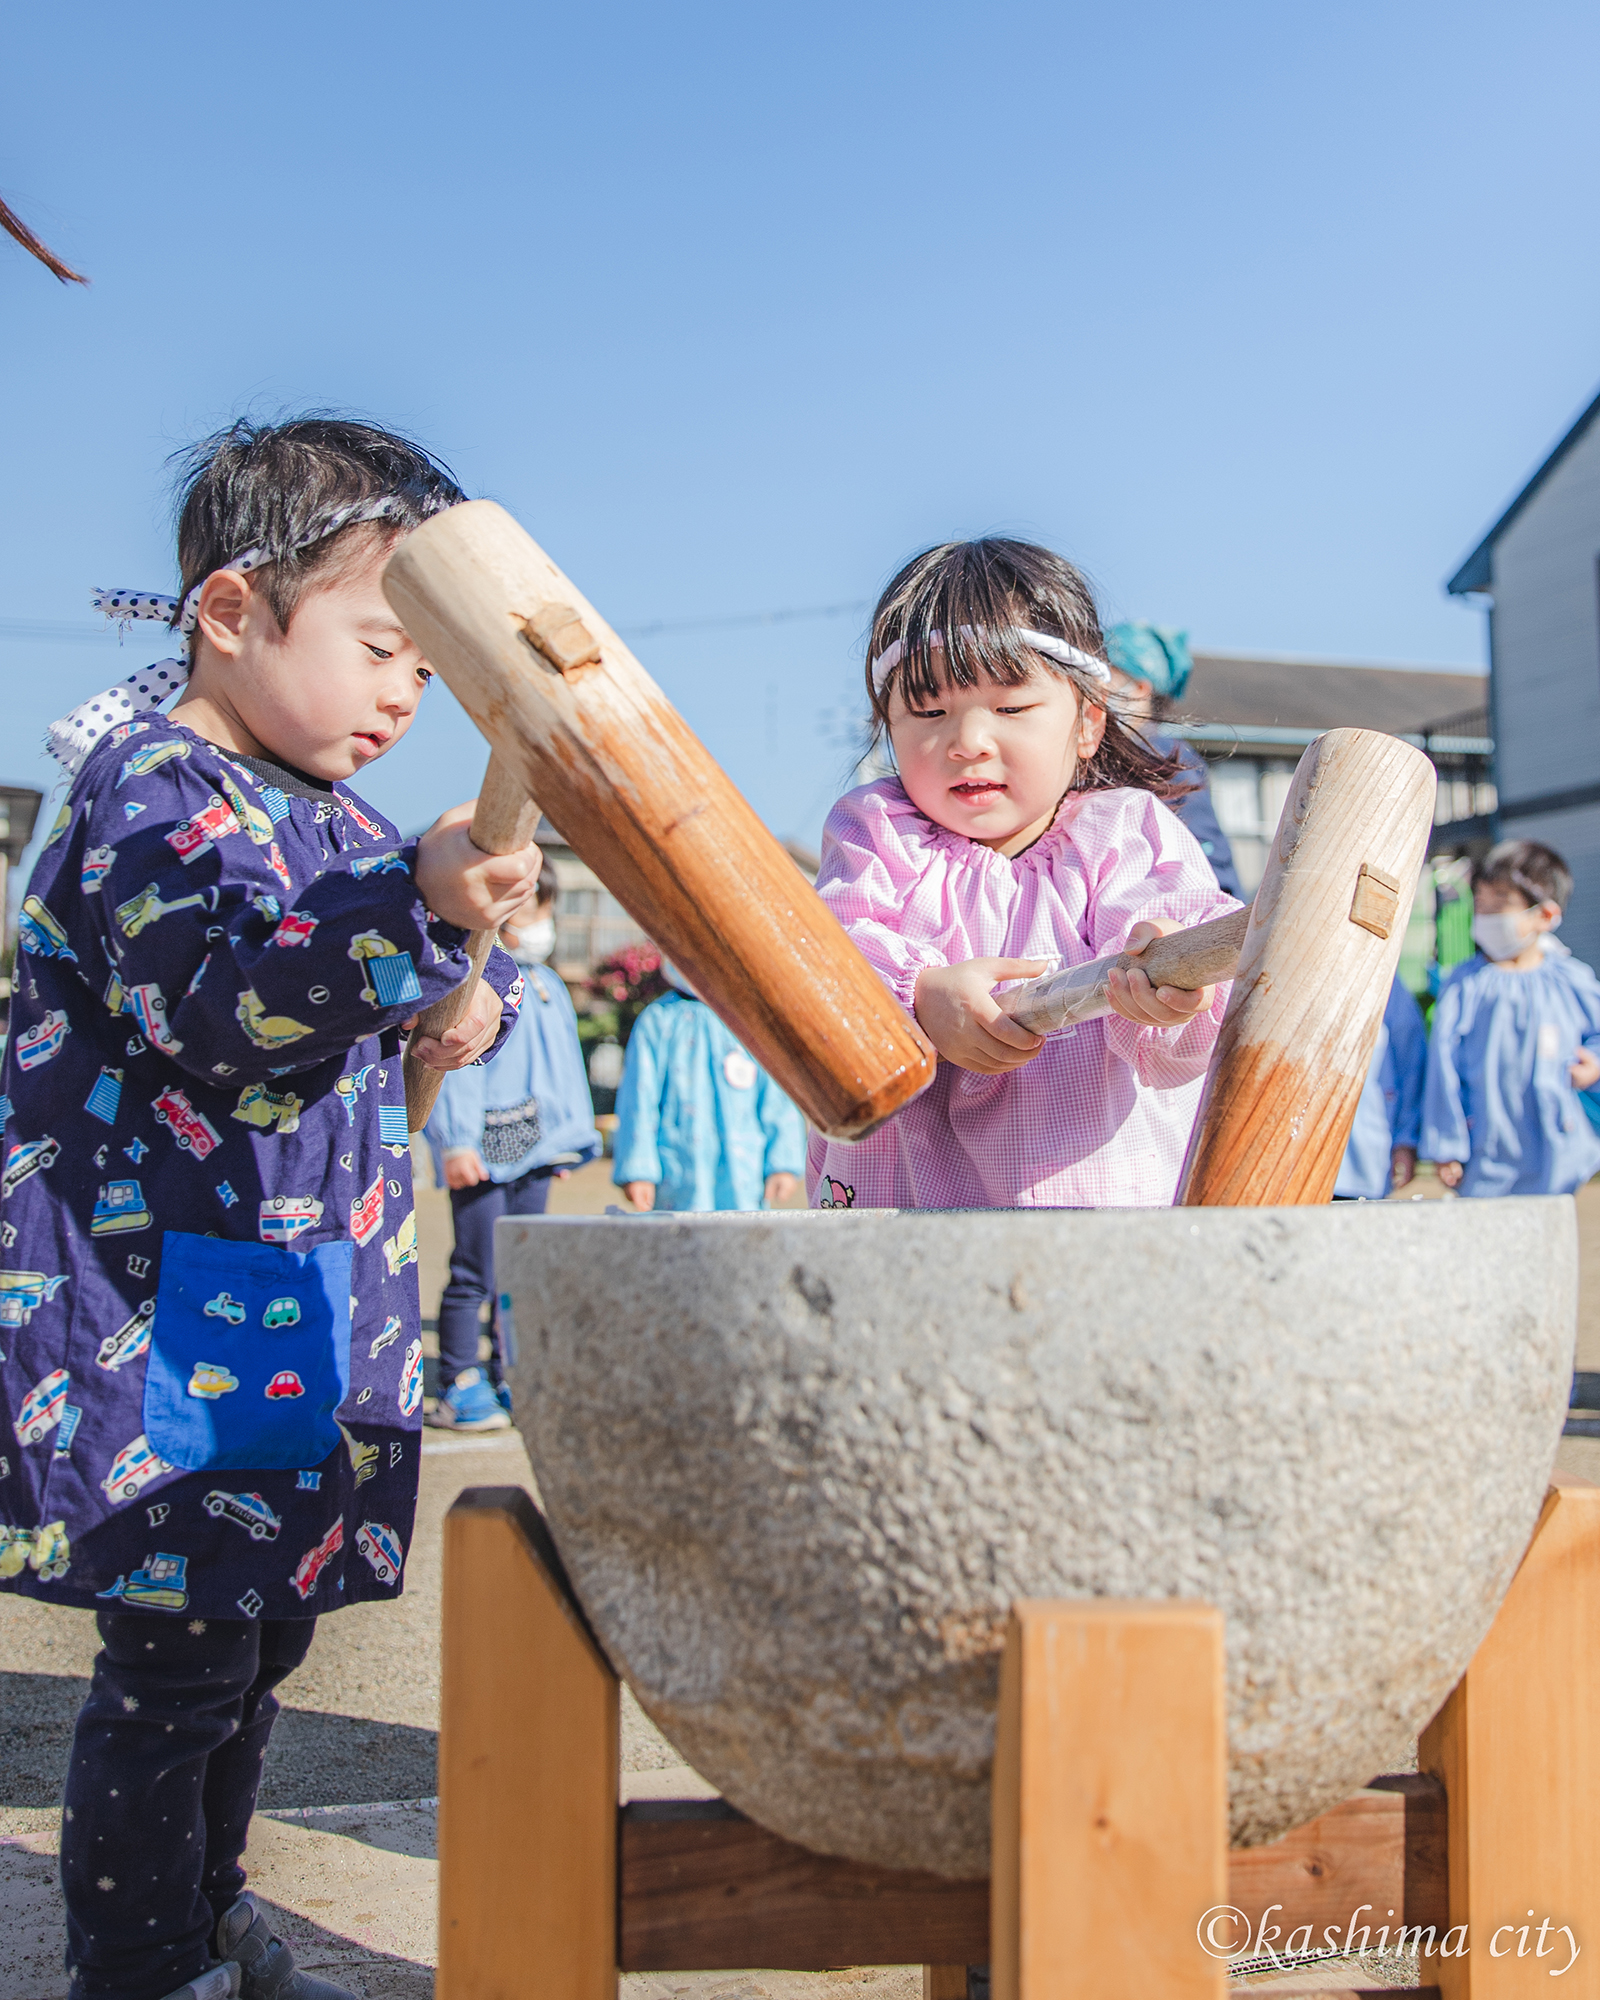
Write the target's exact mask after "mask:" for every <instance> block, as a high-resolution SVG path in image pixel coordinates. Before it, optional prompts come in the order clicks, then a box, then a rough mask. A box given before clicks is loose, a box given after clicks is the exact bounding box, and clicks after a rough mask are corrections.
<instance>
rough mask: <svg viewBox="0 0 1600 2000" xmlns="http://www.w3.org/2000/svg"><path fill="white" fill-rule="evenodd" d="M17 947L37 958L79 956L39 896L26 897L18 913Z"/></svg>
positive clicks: (72, 958)
mask: <svg viewBox="0 0 1600 2000" xmlns="http://www.w3.org/2000/svg"><path fill="white" fill-rule="evenodd" d="M17 945H18V948H19V949H20V950H22V951H26V952H31V953H32V955H33V956H34V957H35V958H70V959H71V960H72V962H73V964H74V965H76V964H77V962H78V954H77V953H76V952H75V951H73V950H72V949H71V947H70V946H69V945H68V943H67V934H66V932H65V931H64V930H63V929H62V928H61V926H60V924H58V923H57V922H56V920H55V918H54V917H53V916H51V914H50V912H49V911H48V910H47V909H46V908H45V906H44V904H43V903H41V902H40V901H39V898H38V897H37V896H24V897H23V899H22V908H21V910H20V911H19V912H18V913H17Z"/></svg>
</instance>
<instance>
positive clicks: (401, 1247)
mask: <svg viewBox="0 0 1600 2000" xmlns="http://www.w3.org/2000/svg"><path fill="white" fill-rule="evenodd" d="M383 1261H384V1263H385V1264H387V1265H388V1267H389V1276H390V1277H391V1278H398V1277H399V1275H400V1273H401V1272H402V1271H403V1270H404V1269H405V1267H406V1266H407V1264H414V1263H415V1262H416V1261H417V1212H416V1210H415V1209H412V1211H411V1213H410V1214H409V1215H408V1216H407V1217H406V1219H405V1221H404V1222H402V1223H401V1225H400V1227H399V1228H398V1229H397V1230H396V1231H395V1233H394V1234H393V1236H391V1237H390V1238H389V1240H388V1242H386V1243H385V1244H384V1246H383Z"/></svg>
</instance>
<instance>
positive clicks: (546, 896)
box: [533, 855, 561, 903]
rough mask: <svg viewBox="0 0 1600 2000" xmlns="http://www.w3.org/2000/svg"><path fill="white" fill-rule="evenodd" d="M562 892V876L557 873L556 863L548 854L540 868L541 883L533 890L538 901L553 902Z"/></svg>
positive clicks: (534, 897)
mask: <svg viewBox="0 0 1600 2000" xmlns="http://www.w3.org/2000/svg"><path fill="white" fill-rule="evenodd" d="M560 894H561V877H560V876H559V875H558V874H557V873H556V864H555V863H554V862H553V861H552V860H551V859H550V858H549V856H548V855H547V856H546V857H545V860H544V862H543V864H542V866H541V867H540V869H539V884H538V887H537V888H536V889H535V890H534V892H533V900H534V901H535V902H536V903H553V902H554V901H555V899H556V898H557V896H559V895H560Z"/></svg>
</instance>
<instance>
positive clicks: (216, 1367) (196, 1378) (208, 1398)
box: [189, 1361, 239, 1403]
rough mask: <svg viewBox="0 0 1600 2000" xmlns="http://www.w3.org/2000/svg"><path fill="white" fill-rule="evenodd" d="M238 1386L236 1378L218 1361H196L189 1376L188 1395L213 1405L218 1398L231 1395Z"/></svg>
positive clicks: (229, 1369)
mask: <svg viewBox="0 0 1600 2000" xmlns="http://www.w3.org/2000/svg"><path fill="white" fill-rule="evenodd" d="M238 1386H239V1378H238V1376H237V1375H235V1374H234V1372H233V1371H232V1369H231V1368H224V1367H223V1365H222V1363H221V1362H220V1361H197V1362H196V1363H195V1364H194V1369H193V1372H192V1373H191V1374H190V1376H189V1394H190V1395H191V1396H198V1397H199V1398H200V1399H201V1401H202V1402H207V1403H214V1402H215V1401H216V1400H217V1398H218V1397H219V1396H228V1395H231V1394H232V1393H233V1391H234V1390H235V1389H237V1388H238Z"/></svg>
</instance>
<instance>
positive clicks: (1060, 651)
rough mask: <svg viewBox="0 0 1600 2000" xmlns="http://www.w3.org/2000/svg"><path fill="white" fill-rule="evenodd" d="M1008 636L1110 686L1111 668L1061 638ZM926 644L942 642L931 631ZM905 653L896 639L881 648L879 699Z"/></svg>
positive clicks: (971, 629)
mask: <svg viewBox="0 0 1600 2000" xmlns="http://www.w3.org/2000/svg"><path fill="white" fill-rule="evenodd" d="M981 630H982V627H981V626H977V625H963V626H962V627H961V636H962V638H963V639H975V638H976V637H977V636H978V634H979V632H980V631H981ZM1011 633H1012V637H1013V638H1016V639H1020V640H1021V641H1022V643H1023V644H1024V645H1025V646H1027V647H1028V648H1029V649H1030V650H1031V651H1033V652H1035V653H1043V654H1044V655H1045V657H1046V658H1047V659H1051V660H1054V661H1056V662H1057V664H1058V665H1060V666H1063V667H1076V668H1077V669H1078V671H1079V672H1080V673H1085V674H1088V675H1089V677H1090V678H1091V679H1092V680H1097V681H1104V682H1105V684H1106V686H1107V687H1109V686H1110V685H1111V668H1110V666H1109V665H1108V664H1107V662H1106V661H1104V660H1097V659H1096V658H1095V656H1094V655H1093V653H1086V652H1084V651H1083V649H1082V648H1081V647H1080V646H1069V645H1068V644H1067V642H1066V640H1065V639H1058V638H1056V637H1055V636H1054V634H1053V633H1050V632H1035V631H1033V630H1031V629H1030V628H1029V627H1028V626H1025V625H1014V626H1012V628H1011ZM930 643H931V644H933V645H935V646H938V645H942V644H943V639H942V637H941V635H940V634H939V633H937V632H935V633H933V634H932V636H931V640H930ZM905 650H906V649H905V642H904V641H903V640H900V639H896V640H894V641H893V642H892V643H891V644H889V645H887V646H885V647H884V649H883V651H882V652H881V653H880V654H879V655H878V657H877V658H876V659H875V660H874V661H873V663H872V692H873V693H874V694H875V695H877V696H879V697H880V699H881V697H882V695H883V690H884V687H885V685H886V684H887V682H888V679H889V676H890V675H891V674H892V673H893V672H894V670H895V668H896V667H897V666H899V664H900V662H901V660H902V659H904V657H905Z"/></svg>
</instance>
